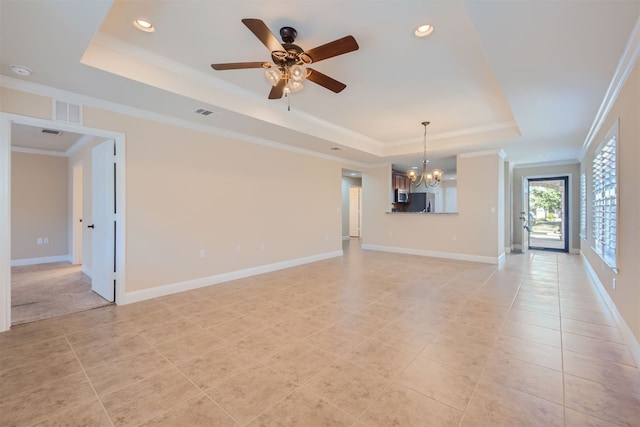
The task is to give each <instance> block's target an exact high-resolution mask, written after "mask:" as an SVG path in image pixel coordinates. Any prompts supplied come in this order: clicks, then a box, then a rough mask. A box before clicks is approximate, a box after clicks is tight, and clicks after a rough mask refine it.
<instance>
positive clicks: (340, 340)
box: [304, 326, 366, 354]
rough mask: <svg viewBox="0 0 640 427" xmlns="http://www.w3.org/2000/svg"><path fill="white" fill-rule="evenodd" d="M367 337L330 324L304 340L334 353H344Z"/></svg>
mask: <svg viewBox="0 0 640 427" xmlns="http://www.w3.org/2000/svg"><path fill="white" fill-rule="evenodd" d="M365 339H366V337H365V336H364V335H360V334H358V333H356V332H352V331H350V330H346V329H342V328H339V327H337V326H330V327H328V328H326V329H323V330H321V331H319V332H317V333H315V334H313V335H310V336H309V337H307V338H305V339H304V342H306V343H308V344H310V345H312V346H314V347H317V348H319V349H321V350H324V351H328V352H331V353H334V354H343V353H346V352H347V351H349V350H351V349H353V348H354V347H356V346H357V345H358V344H360V343H361V342H362V341H364V340H365Z"/></svg>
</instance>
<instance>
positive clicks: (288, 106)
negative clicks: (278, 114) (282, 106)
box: [285, 94, 291, 111]
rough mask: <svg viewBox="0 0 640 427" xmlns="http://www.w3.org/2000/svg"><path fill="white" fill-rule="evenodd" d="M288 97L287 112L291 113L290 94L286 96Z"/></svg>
mask: <svg viewBox="0 0 640 427" xmlns="http://www.w3.org/2000/svg"><path fill="white" fill-rule="evenodd" d="M285 96H286V97H287V111H291V98H289V94H285Z"/></svg>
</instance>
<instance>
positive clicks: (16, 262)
mask: <svg viewBox="0 0 640 427" xmlns="http://www.w3.org/2000/svg"><path fill="white" fill-rule="evenodd" d="M50 262H71V255H56V256H45V257H40V258H23V259H12V260H11V267H20V266H23V265H36V264H48V263H50Z"/></svg>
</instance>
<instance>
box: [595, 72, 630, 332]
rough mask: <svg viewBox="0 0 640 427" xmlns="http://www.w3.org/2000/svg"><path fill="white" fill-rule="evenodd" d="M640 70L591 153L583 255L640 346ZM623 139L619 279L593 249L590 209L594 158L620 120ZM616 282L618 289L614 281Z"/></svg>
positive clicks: (610, 113) (619, 181)
mask: <svg viewBox="0 0 640 427" xmlns="http://www.w3.org/2000/svg"><path fill="white" fill-rule="evenodd" d="M638 94H640V65H639V64H638V63H636V65H635V68H634V69H633V71H632V72H631V74H630V76H629V78H628V79H627V81H626V83H625V85H624V87H623V89H622V91H621V93H620V95H619V96H618V98H617V99H616V102H615V104H614V105H613V107H612V109H611V111H610V112H609V114H608V116H607V118H606V119H605V120H604V123H603V125H602V127H601V129H600V131H599V132H598V134H597V135H596V137H595V138H594V140H593V143H592V144H591V146H590V147H589V149H588V150H587V152H586V154H585V156H584V159H583V161H582V171H583V172H584V173H585V174H586V183H587V236H588V238H587V239H586V240H583V241H582V242H583V245H582V253H583V254H584V256H585V257H586V258H587V260H588V261H589V263H590V264H591V266H592V267H593V269H594V270H595V272H596V274H597V275H598V278H599V279H600V281H601V282H602V284H603V285H604V287H605V288H606V290H607V292H608V293H609V296H610V297H611V299H612V300H613V302H614V304H615V305H616V307H617V308H618V310H619V311H620V313H621V315H622V316H623V318H624V320H625V322H626V323H627V325H628V326H629V328H630V329H631V331H632V332H633V334H634V335H635V338H636V340H637V341H640V255H639V253H640V250H639V248H640V244H639V243H638V242H640V168H639V167H638V165H639V164H640V96H639V95H638ZM618 118H619V119H620V127H619V135H618V137H619V138H618V224H617V225H618V230H617V236H618V254H617V257H618V270H619V272H618V274H615V273H614V272H613V271H612V270H611V269H610V268H609V267H607V266H606V265H605V263H604V262H603V261H602V260H601V259H600V257H599V256H598V255H597V254H596V253H594V251H593V250H592V249H591V248H592V245H593V239H592V237H591V231H592V226H591V224H592V215H591V209H590V207H591V206H592V201H593V195H592V191H593V186H592V162H593V157H594V152H595V150H596V149H597V148H598V146H599V145H600V143H602V142H603V141H604V138H605V135H606V134H607V132H608V131H609V129H611V127H612V126H613V124H614V123H615V121H616V120H617V119H618ZM614 278H616V289H615V290H613V288H612V281H613V279H614Z"/></svg>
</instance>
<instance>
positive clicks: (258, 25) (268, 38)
mask: <svg viewBox="0 0 640 427" xmlns="http://www.w3.org/2000/svg"><path fill="white" fill-rule="evenodd" d="M242 23H243V24H244V25H246V26H247V28H248V29H249V30H251V32H252V33H253V34H255V36H256V37H257V38H258V39H259V40H260V41H261V42H262V43H263V44H264V45H265V46H266V47H267V49H269V50H270V51H271V52H273V51H274V50H282V51H284V50H285V48H284V47H282V45H281V44H280V42H279V41H278V39H277V38H276V36H274V35H273V33H272V32H271V30H269V27H267V25H266V24H265V23H264V22H262V21H261V20H260V19H251V18H245V19H243V20H242Z"/></svg>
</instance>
